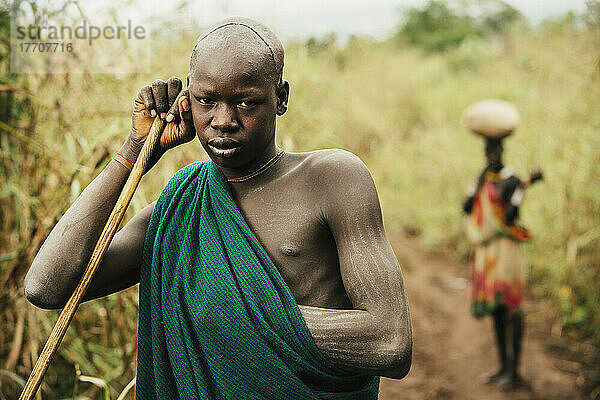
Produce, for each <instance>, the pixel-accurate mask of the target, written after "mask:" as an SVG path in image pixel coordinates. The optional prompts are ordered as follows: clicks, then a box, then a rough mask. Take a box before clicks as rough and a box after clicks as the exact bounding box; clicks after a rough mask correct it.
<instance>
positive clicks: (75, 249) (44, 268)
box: [25, 139, 140, 308]
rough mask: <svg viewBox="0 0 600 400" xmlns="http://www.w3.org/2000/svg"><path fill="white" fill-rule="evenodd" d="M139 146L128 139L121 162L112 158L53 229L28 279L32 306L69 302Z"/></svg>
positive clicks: (33, 264) (26, 288) (36, 258)
mask: <svg viewBox="0 0 600 400" xmlns="http://www.w3.org/2000/svg"><path fill="white" fill-rule="evenodd" d="M139 147H140V146H138V145H137V144H135V143H133V142H131V141H130V140H129V139H128V140H127V141H126V142H125V144H124V145H123V147H122V148H121V150H120V151H119V153H120V154H122V155H123V157H122V159H121V160H120V162H119V161H117V160H116V159H113V160H112V161H111V162H110V163H109V164H108V165H107V166H106V168H104V170H103V171H102V172H101V173H100V174H99V175H98V176H97V177H96V178H95V179H94V180H93V181H92V182H91V183H90V184H89V185H88V186H87V187H86V188H85V190H84V191H83V192H82V193H81V195H80V196H79V197H78V198H77V200H76V201H75V202H74V203H73V204H72V205H71V207H70V208H69V209H68V210H67V212H66V213H65V214H64V215H63V217H62V218H61V219H60V221H58V223H57V224H56V226H55V227H54V229H52V231H51V232H50V234H49V235H48V238H46V241H45V242H44V244H43V245H42V247H41V248H40V250H39V252H38V254H37V255H36V257H35V259H34V261H33V263H32V265H31V267H30V269H29V271H28V272H27V276H26V277H25V292H26V294H27V297H28V299H29V300H30V301H31V302H32V303H33V304H35V305H37V306H39V307H43V308H59V307H61V306H62V305H63V304H64V303H65V302H66V300H67V299H68V297H69V295H70V294H71V291H72V290H73V289H74V287H75V285H76V284H77V282H78V281H79V279H80V278H81V275H82V274H83V270H84V268H85V266H86V265H87V261H88V260H89V257H90V256H91V253H92V251H93V249H94V245H95V243H96V241H97V240H98V237H99V236H100V234H101V232H102V229H103V228H104V225H105V223H106V220H107V219H108V216H109V215H110V212H111V211H112V209H113V207H114V205H115V203H116V201H117V199H118V197H119V194H120V192H121V189H122V188H123V185H124V184H125V181H126V180H127V177H128V176H129V168H127V166H126V165H127V162H128V161H127V160H130V161H131V162H134V161H135V159H136V158H137V153H139ZM119 157H120V156H119Z"/></svg>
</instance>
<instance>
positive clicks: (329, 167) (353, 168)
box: [302, 149, 368, 179]
mask: <svg viewBox="0 0 600 400" xmlns="http://www.w3.org/2000/svg"><path fill="white" fill-rule="evenodd" d="M302 154H303V155H304V158H305V161H306V172H307V173H308V174H309V175H310V176H311V177H312V178H317V177H320V178H321V179H323V178H326V177H333V178H339V177H340V175H343V176H353V175H355V174H364V173H365V172H367V173H368V169H367V166H366V165H365V164H364V163H363V162H362V161H361V159H360V158H359V157H358V156H357V155H356V154H354V153H351V152H349V151H346V150H342V149H324V150H315V151H310V152H307V153H302Z"/></svg>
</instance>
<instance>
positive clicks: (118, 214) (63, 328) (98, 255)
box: [19, 117, 166, 400]
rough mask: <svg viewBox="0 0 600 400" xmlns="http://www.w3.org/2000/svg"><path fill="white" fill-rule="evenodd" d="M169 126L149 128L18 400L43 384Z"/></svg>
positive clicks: (29, 399)
mask: <svg viewBox="0 0 600 400" xmlns="http://www.w3.org/2000/svg"><path fill="white" fill-rule="evenodd" d="M165 124H166V122H165V121H164V120H162V119H160V118H158V117H157V118H155V119H154V122H153V123H152V127H151V128H150V133H149V134H148V137H147V138H146V141H145V143H144V146H143V147H142V150H141V152H140V155H139V157H138V159H137V161H136V162H135V164H134V166H133V169H132V171H131V172H130V173H129V177H128V178H127V182H125V186H123V190H122V191H121V194H120V196H119V199H118V200H117V203H116V204H115V207H114V208H113V210H112V212H111V213H110V216H109V217H108V221H106V225H105V226H104V229H103V230H102V233H101V234H100V238H99V239H98V242H97V243H96V247H95V248H94V252H93V253H92V256H91V258H90V261H89V263H88V265H87V267H86V269H85V272H84V273H83V276H82V277H81V280H80V281H79V283H78V284H77V287H76V288H75V291H74V292H73V294H72V295H71V298H70V299H69V301H67V304H66V305H65V308H63V310H62V312H61V313H60V316H59V317H58V321H56V325H54V329H52V333H51V334H50V337H49V338H48V341H47V342H46V345H45V346H44V349H43V350H42V353H41V354H40V357H39V358H38V360H37V362H36V363H35V366H34V367H33V370H32V371H31V375H29V379H27V383H26V384H25V387H24V388H23V392H22V393H21V397H19V400H32V399H33V398H34V396H35V394H36V393H37V391H38V388H39V387H40V384H41V383H42V379H43V378H44V375H45V374H46V371H47V370H48V366H49V365H50V362H51V361H52V358H53V357H54V354H56V350H57V349H58V346H59V345H60V342H61V341H62V339H63V337H64V336H65V333H66V332H67V328H68V327H69V324H70V323H71V320H72V319H73V316H74V315H75V311H77V307H78V306H79V303H81V300H82V298H83V295H84V294H85V291H86V290H87V288H88V286H89V285H90V282H91V281H92V277H93V276H94V274H95V273H96V270H97V269H98V265H100V262H101V261H102V257H103V256H104V253H105V252H106V249H108V245H109V244H110V242H111V240H112V239H113V237H114V236H115V233H116V232H117V229H118V227H119V224H120V223H121V220H122V219H123V215H125V211H126V210H127V206H129V203H130V202H131V198H132V197H133V194H134V193H135V190H136V189H137V187H138V185H139V183H140V180H141V179H142V175H144V171H145V170H146V166H147V165H148V161H149V160H150V157H151V156H152V153H154V149H155V148H156V145H157V144H158V142H159V139H160V136H161V135H162V132H163V130H164V128H165Z"/></svg>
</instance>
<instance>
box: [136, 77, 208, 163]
mask: <svg viewBox="0 0 600 400" xmlns="http://www.w3.org/2000/svg"><path fill="white" fill-rule="evenodd" d="M157 116H158V117H159V118H162V119H165V120H166V121H167V124H166V126H165V130H164V131H163V134H162V136H161V138H160V143H159V148H158V149H157V154H155V156H154V157H153V159H154V162H156V161H157V160H158V158H160V156H161V155H162V154H164V152H166V151H167V150H169V149H171V148H173V147H175V146H178V145H180V144H183V143H186V142H189V141H190V140H192V139H193V138H194V136H195V135H196V131H195V129H194V121H193V119H192V112H191V109H190V101H189V92H188V90H187V89H185V90H182V83H181V80H180V79H179V78H177V77H171V78H169V80H168V81H167V82H165V81H163V80H160V79H157V80H155V81H154V82H152V84H151V85H147V86H144V87H142V88H141V89H140V91H139V93H138V96H137V98H136V99H135V105H134V108H133V113H132V115H131V121H132V128H131V136H130V137H131V139H132V140H133V141H134V142H135V143H136V144H139V145H140V146H139V147H140V148H141V145H142V144H143V143H144V141H145V140H146V137H147V136H148V133H150V127H151V126H152V122H153V121H154V118H156V117H157ZM152 164H154V163H152Z"/></svg>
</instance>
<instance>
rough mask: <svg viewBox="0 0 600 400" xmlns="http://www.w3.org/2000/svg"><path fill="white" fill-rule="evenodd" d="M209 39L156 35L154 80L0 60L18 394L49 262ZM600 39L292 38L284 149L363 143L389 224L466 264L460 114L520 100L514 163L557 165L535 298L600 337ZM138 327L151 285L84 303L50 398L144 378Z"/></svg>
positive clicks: (9, 323)
mask: <svg viewBox="0 0 600 400" xmlns="http://www.w3.org/2000/svg"><path fill="white" fill-rule="evenodd" d="M196 33H198V32H194V34H186V33H185V32H184V33H182V35H180V40H178V41H176V42H173V41H171V42H169V43H170V46H159V45H156V46H155V47H154V50H153V51H155V54H156V58H155V59H158V60H164V61H161V62H157V63H155V64H154V65H153V66H152V70H153V71H154V72H153V73H152V74H138V75H122V76H111V75H96V74H86V73H84V74H61V75H52V74H48V75H43V74H42V75H20V76H14V75H10V74H7V73H6V71H7V64H6V61H7V60H6V58H3V59H0V62H1V64H0V65H1V66H2V70H1V71H2V82H0V84H1V85H2V86H0V100H1V101H3V102H4V103H3V104H8V105H9V106H10V107H11V112H10V115H8V114H5V115H8V116H7V117H6V118H5V117H4V116H3V118H2V121H1V124H0V152H1V154H2V161H1V163H0V188H1V193H2V195H1V203H0V217H1V218H0V220H1V221H2V222H1V226H2V230H1V231H0V286H2V287H3V288H5V289H4V290H3V291H2V292H0V304H1V305H2V307H1V311H0V326H1V327H2V329H0V370H1V371H0V383H1V385H2V386H1V387H0V399H1V398H2V397H4V398H13V397H15V395H16V394H17V393H18V391H19V389H20V384H21V383H22V379H24V378H26V376H27V374H28V372H29V371H30V369H31V367H32V363H33V362H34V361H35V359H36V356H37V354H38V352H39V350H40V348H41V346H43V343H44V341H45V339H46V338H47V336H48V334H49V332H50V330H51V327H52V325H53V322H54V321H55V319H56V317H57V312H55V311H43V310H39V309H36V308H35V307H33V306H32V305H30V304H28V303H27V302H26V301H25V300H24V296H23V287H22V285H23V277H24V274H25V272H26V271H27V268H28V266H29V265H30V263H31V261H32V259H33V256H34V255H35V253H36V251H37V249H38V248H39V246H40V244H41V243H42V241H43V240H44V238H45V237H46V235H47V234H48V232H49V230H50V229H51V228H52V226H53V225H54V224H55V222H56V221H57V220H58V218H60V216H61V215H62V213H63V212H64V211H65V210H66V208H67V207H68V206H69V204H70V203H71V202H72V201H73V200H74V199H75V198H76V197H77V196H78V195H79V193H80V192H81V191H82V190H83V188H84V187H85V186H86V185H87V184H88V183H89V182H90V181H91V180H92V179H93V177H94V176H95V175H96V174H97V173H98V172H99V171H100V170H101V169H102V168H103V167H104V165H106V163H107V162H108V161H109V160H110V158H111V157H112V155H113V154H114V153H115V152H116V150H117V149H118V148H119V147H120V145H121V143H122V142H123V140H124V139H125V137H126V136H127V134H128V132H129V130H130V112H131V106H132V102H133V99H134V97H135V95H136V94H137V91H138V89H139V88H140V87H141V86H142V85H145V84H147V83H149V82H151V81H152V80H154V79H156V78H162V79H167V78H168V77H169V76H172V75H176V76H179V77H181V78H182V79H183V78H185V76H186V74H187V72H188V57H189V54H190V50H191V48H192V46H193V42H194V40H195V37H194V35H195V34H196ZM159 42H160V41H158V42H155V43H159ZM598 43H600V41H598V35H597V31H594V30H591V29H590V30H580V31H574V30H571V29H570V27H569V26H565V25H560V24H558V25H554V26H549V27H546V28H544V29H541V30H539V31H534V32H530V31H519V32H513V33H511V34H510V35H509V36H507V37H505V38H502V39H497V40H496V41H493V42H492V41H484V40H481V39H474V40H469V41H467V42H463V44H462V45H461V47H459V48H457V49H455V50H452V51H449V52H446V53H443V54H437V55H431V56H425V55H423V54H422V53H421V52H419V51H418V50H416V49H413V48H410V47H398V46H396V45H394V44H393V43H391V42H390V43H371V42H369V41H366V40H353V41H351V42H350V43H349V44H348V46H347V47H346V48H344V49H339V48H336V47H335V46H333V45H326V46H319V47H315V46H305V45H301V44H289V45H288V49H287V59H286V69H285V75H286V78H287V79H288V80H289V81H290V82H291V98H290V107H289V111H288V113H287V114H286V115H285V116H284V117H282V118H280V119H279V121H278V124H279V127H278V134H277V135H278V142H279V144H280V145H281V146H282V147H283V148H284V149H286V150H288V151H309V150H314V149H318V148H326V147H341V148H344V149H347V150H349V151H352V152H355V153H356V154H358V155H359V156H360V157H361V158H362V159H363V161H365V163H366V164H367V166H368V167H369V169H370V170H371V172H372V174H373V176H374V179H375V181H376V184H377V187H378V191H379V194H380V198H381V202H382V206H383V212H384V218H385V223H386V227H387V229H389V230H399V229H407V230H409V231H410V232H412V233H414V234H418V235H419V236H420V237H421V239H422V241H423V242H424V243H425V244H426V245H427V246H429V247H430V248H433V249H437V250H440V251H444V252H446V253H448V254H450V255H452V256H454V257H456V258H459V259H463V260H465V259H466V258H467V255H468V247H467V245H466V241H465V239H464V237H463V233H462V226H461V213H460V203H461V200H462V196H463V193H464V191H465V188H466V187H467V186H468V185H469V183H470V182H471V181H472V179H473V178H474V177H475V175H476V174H477V173H478V171H479V170H480V169H481V168H482V167H483V164H484V158H483V152H482V147H483V144H482V142H481V140H480V139H478V138H476V137H475V136H473V135H471V134H470V133H468V132H467V131H466V130H465V129H464V128H463V127H462V126H461V125H460V122H459V121H460V115H461V113H462V111H463V109H464V108H465V107H466V106H467V105H469V104H470V103H472V102H474V101H477V100H479V99H482V98H488V97H498V98H502V99H506V100H509V101H511V102H513V103H514V104H516V105H517V107H518V108H519V110H520V112H521V115H522V119H523V124H522V126H521V127H520V128H519V129H518V131H517V132H516V133H515V135H514V137H511V138H510V139H508V141H507V142H506V146H505V148H506V152H505V161H506V163H507V164H510V165H513V166H514V167H515V169H516V170H517V171H519V172H520V173H521V174H522V175H523V176H525V175H526V174H527V172H528V171H529V170H530V169H532V168H534V167H537V166H540V167H542V168H543V169H544V172H545V175H546V180H545V181H543V182H542V183H540V184H537V185H536V186H534V187H533V188H531V189H529V190H528V193H527V196H526V200H525V203H524V205H523V207H522V216H523V219H524V221H525V223H526V224H527V225H528V226H529V227H530V229H531V231H532V232H533V235H534V238H533V240H532V242H531V244H528V245H526V246H524V249H525V253H526V256H527V260H528V264H529V272H530V274H529V276H530V283H531V284H530V288H531V290H530V292H531V293H532V295H533V296H536V297H539V298H545V299H548V300H549V301H550V304H551V305H552V308H551V310H552V317H553V319H554V321H555V326H556V329H555V330H554V333H555V334H556V335H559V336H560V335H562V336H565V335H572V337H574V338H577V339H584V338H593V340H594V341H595V343H600V284H599V283H598V282H600V279H599V278H600V272H599V266H600V246H599V243H600V185H599V183H600V162H599V161H600V136H598V133H597V132H598V129H599V128H600V117H599V115H600V114H598V112H597V110H598V109H600V87H599V85H598V80H599V78H600V73H599V70H598V55H599V54H600V52H599V45H598ZM9 87H10V88H13V89H9ZM203 158H205V154H204V153H203V151H202V149H201V147H200V145H199V144H198V143H197V142H196V141H194V142H193V143H190V144H186V145H184V146H181V147H180V148H178V149H175V150H172V151H170V152H168V153H167V154H166V155H165V157H164V159H163V160H161V161H160V163H159V164H158V165H157V166H156V167H155V168H154V169H153V170H152V171H151V172H150V173H149V174H147V176H146V177H145V178H144V180H143V181H142V185H141V187H140V189H139V190H138V193H137V194H136V196H135V197H134V200H133V203H132V206H131V207H130V212H129V216H131V215H133V214H134V213H135V212H137V211H139V210H140V209H141V208H142V207H143V206H144V205H146V204H147V203H149V202H150V201H152V200H154V199H155V198H156V197H157V196H158V195H159V193H160V190H161V188H162V187H163V186H164V184H165V183H166V182H167V180H168V179H169V177H170V176H171V175H172V174H173V173H174V172H175V171H176V170H177V169H179V168H181V167H182V166H184V165H186V164H187V163H189V162H191V161H195V160H198V159H203ZM407 284H409V285H410V282H408V283H407ZM415 318H418V316H415ZM136 320H137V291H136V289H135V288H132V289H129V290H126V291H124V292H121V293H119V294H117V295H113V296H109V297H107V298H104V299H101V300H98V301H94V302H90V303H86V304H84V305H82V306H81V308H80V310H79V312H78V314H77V316H76V318H75V320H74V322H73V324H72V327H71V328H70V329H69V331H68V332H67V336H66V338H65V341H64V343H63V345H62V346H61V348H60V351H59V353H58V355H57V357H56V359H55V361H54V362H53V364H52V366H51V367H50V370H49V372H48V377H47V378H46V381H45V384H44V386H43V388H42V393H43V397H44V398H64V397H68V396H73V397H74V398H75V397H77V396H80V395H81V396H85V397H88V398H96V397H97V396H104V395H105V394H107V395H109V396H111V397H116V395H117V394H118V393H119V392H121V390H122V389H123V388H124V387H125V386H126V385H127V384H128V382H130V380H131V379H132V378H133V376H134V370H135V352H136V348H135V345H136ZM596 354H597V353H596ZM93 378H99V379H93ZM584 378H586V379H588V382H592V381H593V379H594V377H593V376H585V377H584ZM595 379H598V377H596V378H595Z"/></svg>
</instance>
